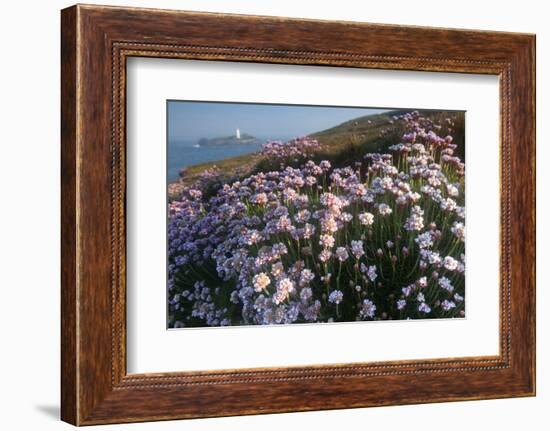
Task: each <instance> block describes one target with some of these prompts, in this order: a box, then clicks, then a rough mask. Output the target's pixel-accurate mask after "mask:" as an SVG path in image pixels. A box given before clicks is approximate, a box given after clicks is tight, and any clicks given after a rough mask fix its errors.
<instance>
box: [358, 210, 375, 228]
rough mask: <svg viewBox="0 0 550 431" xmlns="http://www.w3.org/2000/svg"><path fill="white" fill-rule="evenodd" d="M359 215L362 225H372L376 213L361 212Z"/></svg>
mask: <svg viewBox="0 0 550 431" xmlns="http://www.w3.org/2000/svg"><path fill="white" fill-rule="evenodd" d="M358 217H359V221H360V222H361V224H362V225H365V226H371V225H372V224H373V223H374V215H372V214H371V213H366V212H365V213H360V214H359V216H358Z"/></svg>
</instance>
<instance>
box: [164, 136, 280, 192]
mask: <svg viewBox="0 0 550 431" xmlns="http://www.w3.org/2000/svg"><path fill="white" fill-rule="evenodd" d="M279 139H280V140H288V138H286V139H281V138H279ZM266 140H267V139H259V141H260V142H258V143H250V144H231V145H207V146H204V147H201V146H199V144H198V140H184V139H173V140H170V141H169V142H168V166H167V168H168V173H167V176H168V182H172V181H175V180H177V179H178V177H179V172H180V170H181V169H182V168H185V167H189V166H193V165H199V164H201V163H205V162H215V161H218V160H224V159H227V158H229V157H235V156H241V155H243V154H250V153H255V152H258V151H260V150H261V148H262V145H263V142H265V141H266Z"/></svg>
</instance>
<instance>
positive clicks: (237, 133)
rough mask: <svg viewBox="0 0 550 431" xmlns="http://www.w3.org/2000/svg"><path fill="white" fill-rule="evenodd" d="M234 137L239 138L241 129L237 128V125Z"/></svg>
mask: <svg viewBox="0 0 550 431" xmlns="http://www.w3.org/2000/svg"><path fill="white" fill-rule="evenodd" d="M235 138H237V139H241V131H240V130H239V128H238V127H237V130H235Z"/></svg>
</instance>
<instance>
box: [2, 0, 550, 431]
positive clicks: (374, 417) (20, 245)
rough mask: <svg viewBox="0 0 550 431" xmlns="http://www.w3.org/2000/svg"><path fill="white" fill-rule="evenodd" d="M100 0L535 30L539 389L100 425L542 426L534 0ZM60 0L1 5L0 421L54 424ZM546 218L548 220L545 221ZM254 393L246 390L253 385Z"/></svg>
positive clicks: (545, 113)
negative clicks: (454, 399)
mask: <svg viewBox="0 0 550 431" xmlns="http://www.w3.org/2000/svg"><path fill="white" fill-rule="evenodd" d="M102 3H105V4H117V5H129V6H130V5H131V6H143V7H157V8H171V9H186V10H203V11H217V12H232V13H246V14H257V15H281V16H290V17H306V18H320V19H336V20H355V21H368V22H378V23H392V24H411V25H427V26H438V27H456V28H476V29H486V30H504V31H517V32H530V33H536V34H537V76H538V79H537V92H538V97H537V117H538V118H539V120H540V121H539V122H538V126H537V141H538V153H537V157H538V170H537V172H538V220H539V230H538V241H537V243H538V274H537V275H538V297H537V302H538V307H537V310H538V322H537V324H538V347H537V350H538V379H537V382H538V396H537V397H536V398H524V399H507V400H495V401H477V402H461V403H447V404H435V405H419V406H407V407H385V408H372V409H356V410H341V411H328V412H312V413H295V414H284V415H269V416H253V417H238V418H222V419H208V420H194V421H186V422H163V423H154V424H151V423H150V424H134V425H122V426H117V427H113V426H105V427H99V428H96V429H117V430H123V429H134V430H142V429H143V430H172V429H173V430H175V429H186V430H228V429H239V430H243V431H245V430H253V429H254V430H257V429H264V430H272V429H273V430H275V429H308V430H334V429H343V428H354V429H377V430H379V429H388V430H393V429H407V430H426V431H427V430H441V429H444V430H449V431H450V430H470V429H471V430H474V429H498V430H502V431H504V430H516V429H524V428H527V427H528V426H530V429H535V430H537V429H547V426H548V424H549V423H550V413H549V408H548V406H549V405H550V373H549V370H550V367H549V366H548V362H549V361H550V354H549V345H550V343H549V342H548V337H549V334H550V330H549V329H548V328H549V324H550V319H549V317H548V313H545V308H546V307H545V306H548V305H549V304H548V301H549V297H548V295H547V294H545V292H544V290H545V289H544V286H545V285H547V284H548V282H550V279H549V277H550V271H549V270H548V269H547V268H545V267H544V262H545V261H546V262H548V259H549V258H550V256H549V251H548V248H545V247H544V243H549V242H550V229H549V228H548V227H547V226H546V230H544V229H543V228H544V227H545V226H543V223H542V220H544V219H545V218H546V219H548V217H550V208H549V207H548V206H549V202H548V201H549V199H548V189H547V188H546V190H545V187H544V186H547V187H549V186H550V173H549V172H550V171H549V170H548V169H547V170H546V171H545V172H544V171H543V163H545V161H546V162H547V163H548V162H550V159H549V157H550V150H549V149H548V147H546V148H545V146H544V145H543V142H546V141H548V139H549V133H550V126H549V123H548V122H547V121H543V120H542V119H545V118H546V119H547V118H549V117H550V99H548V97H549V96H550V94H549V85H550V64H549V59H550V55H549V52H550V27H548V18H549V16H548V15H549V14H548V12H547V11H546V10H545V6H546V5H545V3H544V2H541V1H535V0H524V1H520V2H518V1H514V2H510V1H499V2H496V1H495V2H481V1H479V0H474V1H472V0H460V1H456V2H455V3H451V2H441V1H422V0H419V1H416V2H412V1H407V0H394V1H392V2H372V4H369V2H360V1H354V0H340V1H337V2H328V1H327V2H320V1H315V2H314V1H311V0H309V1H306V0H303V1H299V0H264V1H259V0H257V1H245V0H241V1H239V0H230V1H224V0H181V1H168V0H160V1H153V0H147V1H146V0H130V1H123V0H119V1H116V2H111V1H107V0H105V1H102ZM70 4H71V3H70V2H67V1H61V0H49V1H32V0H30V1H12V2H4V4H3V5H2V13H1V15H0V32H1V34H2V37H1V39H0V40H1V43H2V66H1V68H0V76H1V79H0V97H1V103H0V110H1V115H0V118H1V119H2V120H1V123H0V133H1V140H2V156H1V157H0V184H1V186H0V187H1V188H0V190H1V195H0V196H1V198H2V206H1V209H0V262H1V264H0V286H1V290H2V293H3V297H2V300H1V301H0V322H1V325H0V327H1V328H2V332H1V334H2V354H1V355H0V369H1V370H2V374H3V377H2V381H1V383H0V397H1V400H2V414H1V415H0V424H1V427H2V429H6V430H18V429H39V430H41V431H47V430H63V429H69V428H70V426H69V425H67V424H64V423H62V422H60V421H59V420H58V415H59V402H58V400H59V384H58V382H59V366H58V364H59V266H60V263H59V230H60V228H59V218H60V216H59V108H60V107H59V87H60V84H59V10H60V9H61V8H64V7H66V6H69V5H70ZM547 225H548V224H547ZM251 396H253V394H251Z"/></svg>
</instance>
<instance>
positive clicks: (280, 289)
mask: <svg viewBox="0 0 550 431" xmlns="http://www.w3.org/2000/svg"><path fill="white" fill-rule="evenodd" d="M293 291H294V283H293V282H292V280H290V279H289V278H286V277H285V278H282V279H281V280H279V282H278V283H277V292H276V293H275V295H273V302H275V304H280V303H281V302H283V301H284V300H285V299H287V298H288V295H289V293H291V292H293Z"/></svg>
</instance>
